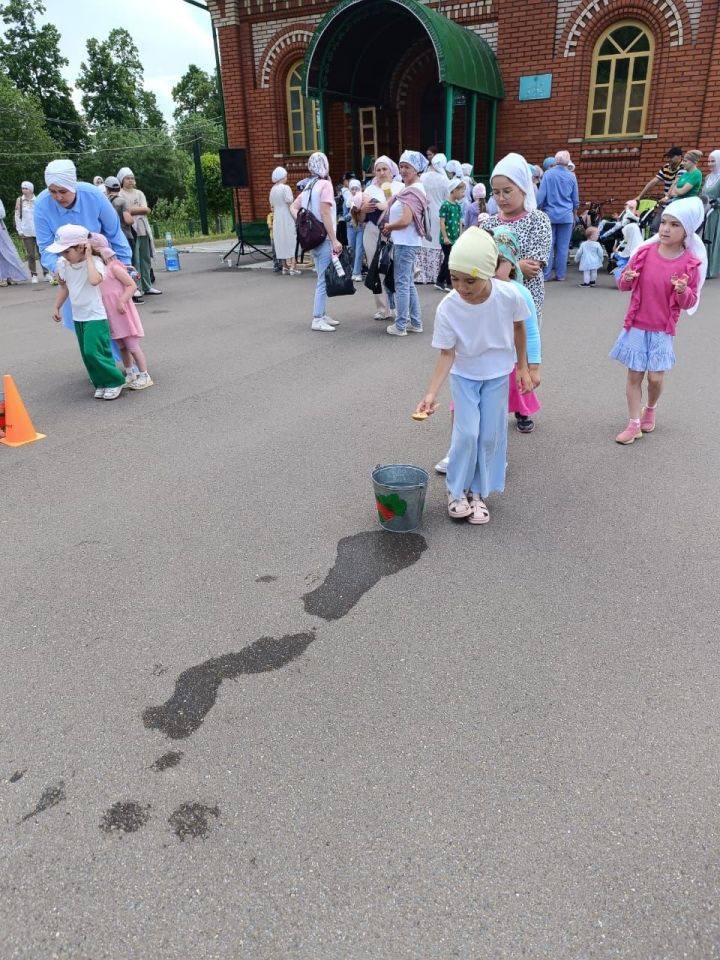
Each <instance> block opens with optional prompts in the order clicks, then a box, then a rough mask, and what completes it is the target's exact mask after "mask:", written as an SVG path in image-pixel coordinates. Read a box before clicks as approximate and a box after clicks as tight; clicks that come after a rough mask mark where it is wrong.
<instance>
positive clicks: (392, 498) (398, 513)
mask: <svg viewBox="0 0 720 960" xmlns="http://www.w3.org/2000/svg"><path fill="white" fill-rule="evenodd" d="M375 503H376V504H377V510H378V515H379V516H380V519H381V520H392V518H393V517H404V516H405V513H406V511H407V501H405V500H403V499H402V497H399V496H398V495H397V494H396V493H391V494H389V495H388V494H382V493H378V494H377V495H376V497H375Z"/></svg>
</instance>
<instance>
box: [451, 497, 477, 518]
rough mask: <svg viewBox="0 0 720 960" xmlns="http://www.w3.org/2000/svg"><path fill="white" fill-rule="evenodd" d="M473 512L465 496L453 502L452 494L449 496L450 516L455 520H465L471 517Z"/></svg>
mask: <svg viewBox="0 0 720 960" xmlns="http://www.w3.org/2000/svg"><path fill="white" fill-rule="evenodd" d="M472 512H473V511H472V507H471V506H470V504H469V503H468V499H467V497H466V496H465V495H463V496H462V497H460V498H459V499H458V500H453V496H452V494H451V493H449V494H448V516H451V517H452V518H453V520H464V519H465V517H469V516H470V514H471V513H472Z"/></svg>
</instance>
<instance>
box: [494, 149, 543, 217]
mask: <svg viewBox="0 0 720 960" xmlns="http://www.w3.org/2000/svg"><path fill="white" fill-rule="evenodd" d="M493 177H507V178H508V180H512V182H513V183H514V184H515V185H516V186H518V187H520V189H521V190H522V192H523V193H524V194H525V201H524V203H523V206H524V207H525V209H526V210H527V212H528V213H531V212H532V211H533V210H534V209H535V208H536V207H537V201H536V200H535V185H534V184H533V182H532V177H531V176H530V168H529V167H528V164H527V160H526V159H525V157H523V156H521V155H520V154H519V153H508V154H507V156H505V157H503V158H502V160H500V161H499V162H498V163H496V164H495V169H494V170H493V172H492V174H491V175H490V183H491V184H492V180H493Z"/></svg>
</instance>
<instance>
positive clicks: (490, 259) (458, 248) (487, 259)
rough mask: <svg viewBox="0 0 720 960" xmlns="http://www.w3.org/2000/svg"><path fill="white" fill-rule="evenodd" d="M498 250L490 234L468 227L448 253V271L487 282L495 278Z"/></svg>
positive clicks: (477, 228) (478, 228)
mask: <svg viewBox="0 0 720 960" xmlns="http://www.w3.org/2000/svg"><path fill="white" fill-rule="evenodd" d="M497 262H498V249H497V246H496V244H495V241H494V240H493V238H492V236H491V234H489V233H488V232H487V230H481V229H480V227H468V229H467V230H464V231H463V232H462V233H461V234H460V237H459V239H458V240H457V241H456V242H455V243H454V244H453V247H452V250H451V251H450V269H451V270H457V272H458V273H466V274H468V276H470V277H479V278H480V279H481V280H489V279H490V277H494V276H495V271H496V269H497Z"/></svg>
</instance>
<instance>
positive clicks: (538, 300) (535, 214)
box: [483, 210, 552, 326]
mask: <svg viewBox="0 0 720 960" xmlns="http://www.w3.org/2000/svg"><path fill="white" fill-rule="evenodd" d="M496 227H509V228H510V229H511V230H512V231H513V233H515V234H517V238H518V240H519V241H520V258H521V259H522V260H539V261H540V264H541V266H545V264H546V263H547V262H548V257H549V256H550V247H551V245H552V227H551V226H550V220H549V219H548V216H547V214H545V213H543V212H542V210H533V211H532V212H531V213H525V214H523V215H522V216H521V217H519V218H518V219H517V220H505V219H504V218H502V217H501V216H500V215H499V214H498V215H497V216H494V217H490V219H489V220H486V221H485V222H484V223H483V228H484V229H486V230H494V229H495V228H496ZM524 279H525V286H526V287H527V288H528V290H529V291H530V295H531V296H532V298H533V303H534V304H535V309H536V310H537V315H538V326H542V308H543V303H544V301H545V278H544V277H543V274H542V270H540V272H539V273H538V275H537V276H536V277H532V278H528V277H525V278H524Z"/></svg>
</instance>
